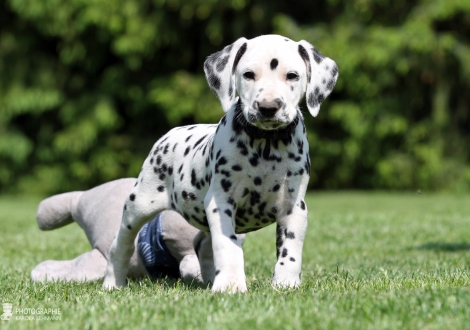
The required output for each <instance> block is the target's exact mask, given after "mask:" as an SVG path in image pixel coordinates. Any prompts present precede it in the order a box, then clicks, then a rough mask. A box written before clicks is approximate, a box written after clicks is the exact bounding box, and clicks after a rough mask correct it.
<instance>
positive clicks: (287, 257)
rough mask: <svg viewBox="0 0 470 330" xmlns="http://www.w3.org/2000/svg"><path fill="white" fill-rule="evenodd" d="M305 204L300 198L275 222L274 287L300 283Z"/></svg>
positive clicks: (305, 228)
mask: <svg viewBox="0 0 470 330" xmlns="http://www.w3.org/2000/svg"><path fill="white" fill-rule="evenodd" d="M307 222H308V220H307V205H306V204H305V202H304V201H302V200H300V201H297V203H295V205H294V206H293V208H292V209H288V210H287V211H286V214H285V216H284V217H282V218H280V219H279V220H278V222H277V230H276V248H277V262H276V266H275V267H274V274H273V280H272V283H273V285H274V286H276V287H289V288H295V287H298V286H299V285H300V272H301V268H302V247H303V244H304V239H305V232H306V230H307Z"/></svg>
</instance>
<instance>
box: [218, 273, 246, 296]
mask: <svg viewBox="0 0 470 330" xmlns="http://www.w3.org/2000/svg"><path fill="white" fill-rule="evenodd" d="M247 291H248V289H247V287H246V281H245V275H244V274H243V275H240V276H224V275H223V274H218V275H217V276H216V277H215V280H214V284H213V285H212V292H227V293H237V292H241V293H243V292H247Z"/></svg>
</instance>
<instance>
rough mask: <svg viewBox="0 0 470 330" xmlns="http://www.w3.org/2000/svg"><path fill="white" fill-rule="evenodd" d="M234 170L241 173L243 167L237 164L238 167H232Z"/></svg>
mask: <svg viewBox="0 0 470 330" xmlns="http://www.w3.org/2000/svg"><path fill="white" fill-rule="evenodd" d="M232 170H234V171H237V172H239V171H241V170H242V167H241V166H240V165H238V164H237V165H233V166H232Z"/></svg>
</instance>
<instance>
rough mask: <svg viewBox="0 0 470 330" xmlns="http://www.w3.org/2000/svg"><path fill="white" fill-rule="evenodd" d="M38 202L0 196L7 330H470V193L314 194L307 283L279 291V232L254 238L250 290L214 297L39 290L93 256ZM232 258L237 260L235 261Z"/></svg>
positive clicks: (187, 291)
mask: <svg viewBox="0 0 470 330" xmlns="http://www.w3.org/2000/svg"><path fill="white" fill-rule="evenodd" d="M38 202H39V199H38V198H32V197H0V235H1V236H0V241H1V248H0V295H1V297H0V298H1V301H2V303H11V304H12V305H13V317H12V320H11V321H0V322H1V328H2V329H23V328H24V329H42V328H43V329H246V330H248V329H468V328H469V327H470V312H469V306H470V268H469V263H470V196H469V195H440V194H426V193H423V194H412V193H383V192H367V193H363V192H344V193H310V194H309V195H308V196H307V199H306V203H307V205H308V208H309V228H308V233H307V238H306V241H305V245H304V255H303V273H302V281H303V282H302V286H301V287H300V288H299V289H296V290H276V289H274V288H273V287H272V286H271V284H270V277H271V274H272V270H273V266H274V263H275V254H276V253H275V226H271V227H268V228H265V229H262V230H260V231H258V232H255V233H251V234H249V235H248V237H247V240H246V243H245V246H244V252H245V270H246V276H247V282H248V287H249V292H248V293H246V294H235V295H229V294H212V293H211V292H210V290H209V289H207V288H204V287H201V286H198V285H195V284H186V283H182V282H176V281H172V280H161V281H157V282H151V281H150V280H148V279H144V280H141V281H131V282H130V285H129V287H126V288H124V289H121V290H118V291H113V292H107V291H103V290H102V289H101V282H93V283H88V284H67V283H53V284H45V285H44V284H34V283H32V282H31V281H30V279H29V273H30V271H31V269H32V268H33V267H34V266H35V265H36V264H37V263H39V262H40V261H43V260H46V259H68V258H73V257H75V256H77V255H78V254H80V253H83V252H85V251H87V250H88V249H89V246H88V243H87V241H86V239H85V236H84V234H83V233H82V231H81V230H80V229H79V227H78V226H77V225H76V224H73V225H70V226H68V227H65V228H62V229H59V230H56V231H52V232H41V231H39V230H38V229H37V226H36V222H35V209H36V206H37V203H38ZM229 257H230V256H229ZM16 308H20V309H21V308H60V311H61V315H60V316H61V320H56V321H47V320H34V321H26V320H16V319H15V317H16V316H18V315H17V314H15V310H16Z"/></svg>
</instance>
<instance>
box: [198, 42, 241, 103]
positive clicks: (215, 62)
mask: <svg viewBox="0 0 470 330" xmlns="http://www.w3.org/2000/svg"><path fill="white" fill-rule="evenodd" d="M247 41H248V40H247V39H245V38H240V39H238V40H237V41H235V42H234V43H233V44H231V45H229V46H227V47H225V48H224V49H223V50H221V51H220V52H217V53H214V54H212V55H210V56H209V57H208V58H207V59H206V61H205V62H204V72H205V74H206V79H207V82H208V83H209V86H210V87H211V88H212V90H213V91H214V92H215V93H216V94H217V97H218V98H219V100H220V103H222V108H223V109H224V111H225V112H227V111H228V110H229V109H230V107H231V106H232V104H233V102H234V101H235V77H234V73H235V70H236V68H237V64H238V62H239V61H240V58H241V57H242V56H243V54H244V53H245V52H246V48H247Z"/></svg>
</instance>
